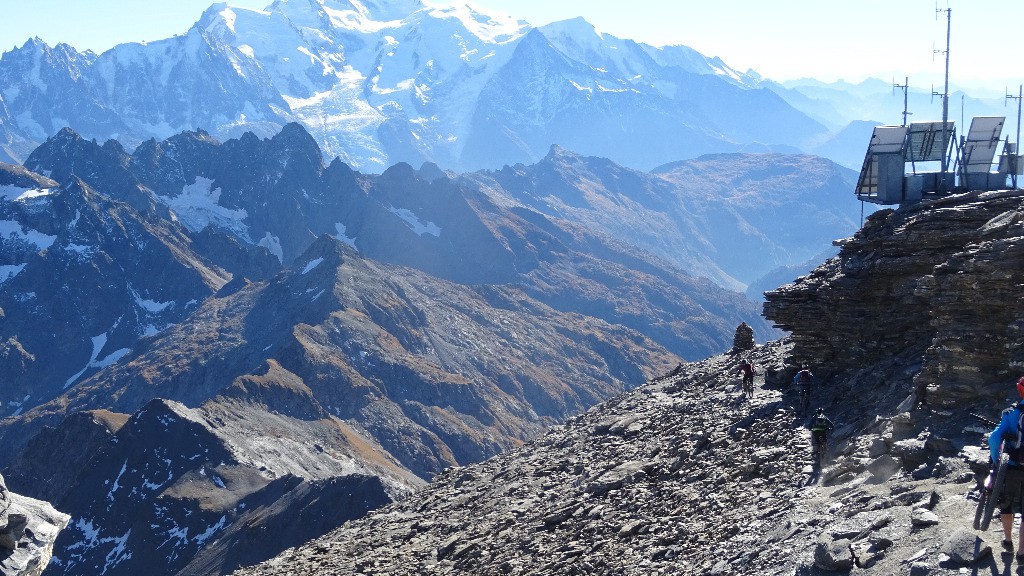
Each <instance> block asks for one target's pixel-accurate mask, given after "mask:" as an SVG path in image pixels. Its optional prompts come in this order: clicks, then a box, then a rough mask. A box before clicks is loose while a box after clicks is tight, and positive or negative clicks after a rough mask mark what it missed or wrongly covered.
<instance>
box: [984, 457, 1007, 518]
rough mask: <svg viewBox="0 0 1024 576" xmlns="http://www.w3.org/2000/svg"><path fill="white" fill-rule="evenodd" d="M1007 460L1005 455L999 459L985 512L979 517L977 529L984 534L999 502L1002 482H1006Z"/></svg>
mask: <svg viewBox="0 0 1024 576" xmlns="http://www.w3.org/2000/svg"><path fill="white" fill-rule="evenodd" d="M1009 466H1010V462H1009V458H1008V457H1007V456H1005V455H1003V456H1001V457H1000V458H999V469H998V470H997V471H996V477H995V480H994V481H993V482H992V489H991V490H989V495H988V498H987V499H986V501H985V511H984V512H983V513H982V515H981V522H979V523H978V529H979V530H981V531H982V532H984V531H985V530H988V527H989V526H990V525H991V524H992V514H993V513H994V512H995V509H996V503H997V502H999V495H1000V494H1002V491H1003V482H1004V481H1005V480H1006V470H1007V468H1009Z"/></svg>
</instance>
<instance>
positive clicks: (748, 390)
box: [740, 375, 754, 399]
mask: <svg viewBox="0 0 1024 576" xmlns="http://www.w3.org/2000/svg"><path fill="white" fill-rule="evenodd" d="M740 389H741V390H743V394H744V395H746V397H747V398H750V399H753V398H754V376H753V375H750V376H743V381H742V382H740Z"/></svg>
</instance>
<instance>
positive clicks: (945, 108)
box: [935, 8, 953, 190]
mask: <svg viewBox="0 0 1024 576" xmlns="http://www.w3.org/2000/svg"><path fill="white" fill-rule="evenodd" d="M942 12H945V13H946V50H945V51H944V54H945V55H946V85H945V88H944V89H943V92H942V144H943V145H944V146H948V143H947V140H946V137H947V136H946V122H947V121H948V120H949V37H950V35H949V28H950V23H951V20H952V14H953V9H952V8H936V9H935V14H936V17H937V16H938V14H941V13H942ZM948 152H949V150H948V149H946V150H944V151H943V153H942V172H941V173H940V174H939V190H945V188H946V172H948V171H949V158H948Z"/></svg>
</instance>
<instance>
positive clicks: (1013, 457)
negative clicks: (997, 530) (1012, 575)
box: [988, 377, 1024, 562]
mask: <svg viewBox="0 0 1024 576" xmlns="http://www.w3.org/2000/svg"><path fill="white" fill-rule="evenodd" d="M1017 395H1018V396H1020V397H1021V398H1022V400H1020V401H1019V402H1017V403H1016V404H1014V405H1013V406H1011V407H1009V408H1007V409H1006V410H1003V414H1002V416H1001V417H1000V418H999V424H997V425H996V427H995V429H994V430H992V433H991V434H989V435H988V449H989V459H990V463H991V464H992V471H993V472H995V470H996V467H997V466H999V450H1000V445H1002V448H1003V450H1004V451H1005V452H1006V453H1007V455H1008V456H1009V457H1010V462H1009V465H1008V468H1007V470H1006V480H1005V481H1004V484H1003V489H1002V491H1001V493H1000V496H999V503H998V504H999V514H1000V518H1001V519H1002V522H1003V550H1005V551H1006V552H1013V540H1012V536H1013V516H1014V514H1021V513H1024V442H1022V441H1021V434H1022V432H1024V431H1022V422H1021V419H1022V417H1024V377H1021V379H1020V380H1017ZM1017 562H1024V522H1022V523H1021V527H1020V535H1019V537H1018V539H1017Z"/></svg>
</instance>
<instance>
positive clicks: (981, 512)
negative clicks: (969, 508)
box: [974, 487, 992, 530]
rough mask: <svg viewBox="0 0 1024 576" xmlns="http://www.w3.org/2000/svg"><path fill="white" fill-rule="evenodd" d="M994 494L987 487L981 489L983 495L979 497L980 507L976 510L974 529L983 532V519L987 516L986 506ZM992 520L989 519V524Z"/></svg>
mask: <svg viewBox="0 0 1024 576" xmlns="http://www.w3.org/2000/svg"><path fill="white" fill-rule="evenodd" d="M991 496H992V493H991V492H990V491H989V490H988V489H987V488H985V487H982V488H981V494H979V495H978V505H977V506H976V507H975V508H974V529H975V530H981V518H982V516H984V515H985V506H987V505H988V501H989V498H990V497H991ZM991 521H992V518H991V517H989V522H991Z"/></svg>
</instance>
